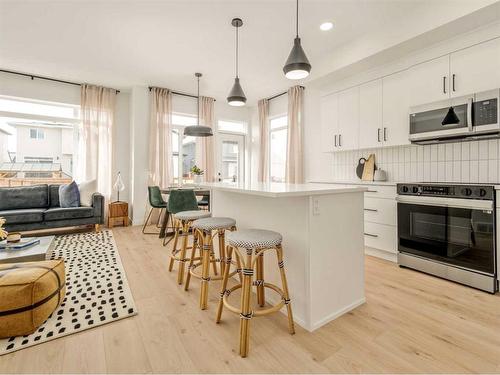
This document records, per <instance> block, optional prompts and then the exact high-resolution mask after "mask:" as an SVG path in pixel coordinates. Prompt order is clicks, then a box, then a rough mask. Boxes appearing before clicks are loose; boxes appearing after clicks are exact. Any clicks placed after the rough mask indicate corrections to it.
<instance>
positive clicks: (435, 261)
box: [397, 184, 498, 293]
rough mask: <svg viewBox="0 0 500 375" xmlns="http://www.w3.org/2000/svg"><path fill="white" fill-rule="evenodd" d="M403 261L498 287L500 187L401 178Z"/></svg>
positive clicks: (487, 287)
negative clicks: (498, 190) (498, 202)
mask: <svg viewBox="0 0 500 375" xmlns="http://www.w3.org/2000/svg"><path fill="white" fill-rule="evenodd" d="M397 202H398V203H397V206H398V207H397V212H398V263H399V264H400V265H401V266H406V267H410V268H414V269H417V270H420V271H423V272H427V273H430V274H433V275H436V276H440V277H443V278H446V279H449V280H453V281H456V282H460V283H463V284H466V285H470V286H472V287H475V288H478V289H482V290H485V291H488V292H490V293H494V292H496V291H497V288H498V286H497V270H496V234H495V233H496V219H495V189H494V187H493V186H483V185H481V186H479V185H438V184H398V197H397Z"/></svg>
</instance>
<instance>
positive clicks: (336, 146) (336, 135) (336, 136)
mask: <svg viewBox="0 0 500 375" xmlns="http://www.w3.org/2000/svg"><path fill="white" fill-rule="evenodd" d="M335 147H337V134H335Z"/></svg>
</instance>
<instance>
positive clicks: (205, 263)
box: [200, 232, 212, 310]
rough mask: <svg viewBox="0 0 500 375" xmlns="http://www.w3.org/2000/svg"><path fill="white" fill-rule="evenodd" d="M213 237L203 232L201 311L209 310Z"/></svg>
mask: <svg viewBox="0 0 500 375" xmlns="http://www.w3.org/2000/svg"><path fill="white" fill-rule="evenodd" d="M210 242H211V235H210V232H203V250H202V252H201V267H202V269H201V293H200V309H202V310H205V309H206V308H207V301H208V282H209V281H210V258H211V251H212V249H211V244H210Z"/></svg>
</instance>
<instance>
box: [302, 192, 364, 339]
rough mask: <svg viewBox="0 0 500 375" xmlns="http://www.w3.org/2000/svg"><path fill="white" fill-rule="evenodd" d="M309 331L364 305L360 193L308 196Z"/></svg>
mask: <svg viewBox="0 0 500 375" xmlns="http://www.w3.org/2000/svg"><path fill="white" fill-rule="evenodd" d="M309 199H310V206H309V227H310V235H311V243H310V247H311V251H310V259H309V261H310V275H311V285H310V287H311V292H310V295H311V314H310V316H311V330H314V329H316V328H319V327H321V326H322V325H324V324H326V323H328V322H329V321H331V320H333V319H335V318H337V317H339V316H341V315H342V314H345V313H346V312H348V311H350V310H352V309H353V308H356V307H357V306H359V305H360V304H362V303H364V302H365V288H364V238H363V230H364V223H363V207H364V203H363V193H362V192H356V193H345V194H331V195H321V196H311V197H310V198H309Z"/></svg>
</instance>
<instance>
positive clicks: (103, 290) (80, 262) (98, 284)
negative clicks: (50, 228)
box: [0, 230, 137, 355]
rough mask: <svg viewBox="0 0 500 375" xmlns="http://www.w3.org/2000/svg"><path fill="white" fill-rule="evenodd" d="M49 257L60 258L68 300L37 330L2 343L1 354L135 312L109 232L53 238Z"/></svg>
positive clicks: (125, 316) (0, 344) (113, 241)
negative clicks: (62, 264)
mask: <svg viewBox="0 0 500 375" xmlns="http://www.w3.org/2000/svg"><path fill="white" fill-rule="evenodd" d="M55 242H56V243H55V247H54V250H53V251H52V253H51V254H47V259H60V258H64V263H65V267H66V297H65V298H64V300H63V302H62V303H61V305H60V306H59V307H58V308H57V310H56V311H54V313H53V314H52V315H51V316H50V317H49V318H48V319H47V320H46V321H45V323H43V324H42V325H41V326H40V327H39V328H38V330H36V331H35V332H34V333H32V334H31V335H28V336H18V337H11V338H9V339H1V340H0V355H3V354H7V353H10V352H13V351H16V350H19V349H24V348H27V347H29V346H33V345H37V344H41V343H43V342H46V341H50V340H54V339H57V338H59V337H63V336H67V335H71V334H73V333H76V332H80V331H83V330H86V329H90V328H93V327H96V326H100V325H103V324H106V323H110V322H113V321H115V320H119V319H123V318H128V317H130V316H133V315H135V314H137V310H136V307H135V303H134V299H133V297H132V293H131V292H130V288H129V286H128V283H127V278H126V276H125V271H124V270H123V266H122V263H121V259H120V255H119V254H118V250H117V248H116V243H115V240H114V238H113V232H112V231H111V230H103V231H102V232H100V233H93V232H92V233H81V234H71V235H63V236H56V238H55Z"/></svg>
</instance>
